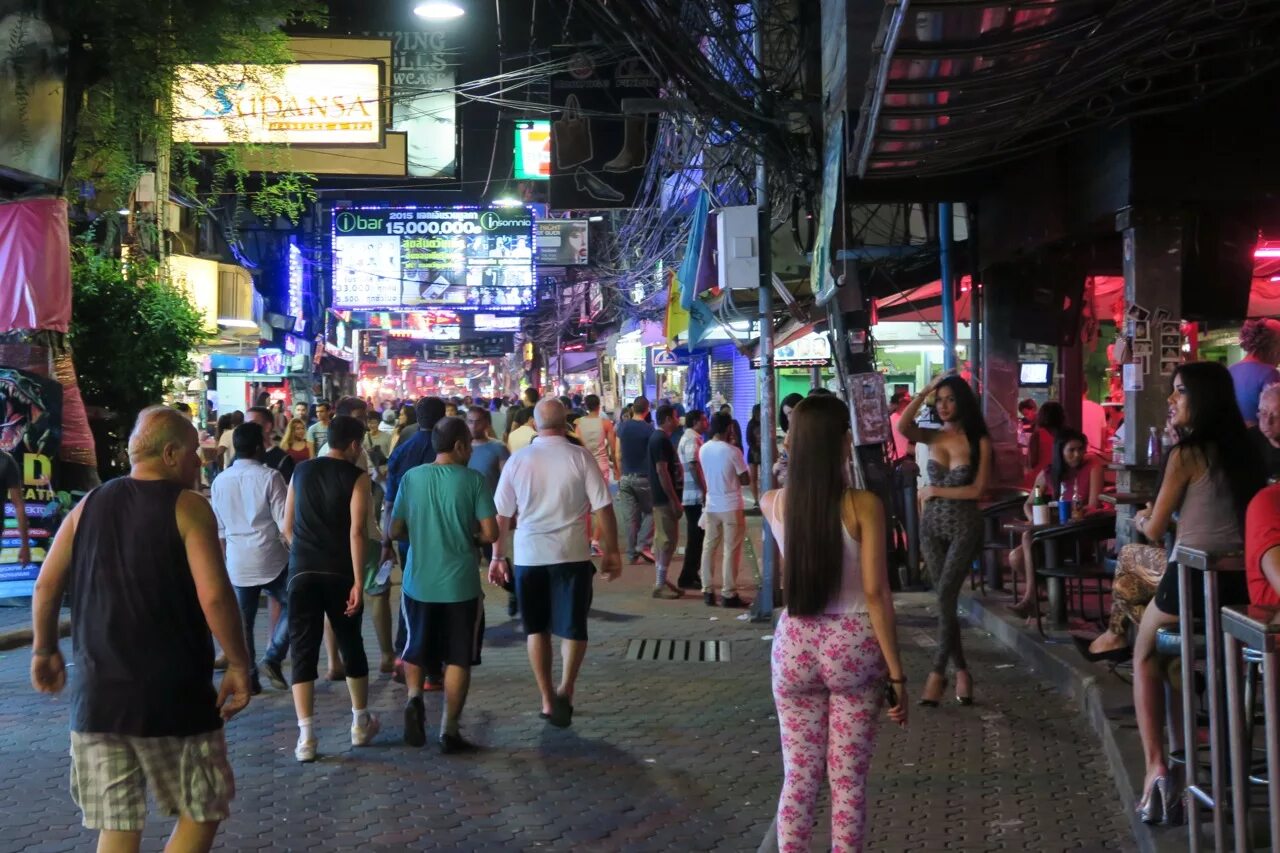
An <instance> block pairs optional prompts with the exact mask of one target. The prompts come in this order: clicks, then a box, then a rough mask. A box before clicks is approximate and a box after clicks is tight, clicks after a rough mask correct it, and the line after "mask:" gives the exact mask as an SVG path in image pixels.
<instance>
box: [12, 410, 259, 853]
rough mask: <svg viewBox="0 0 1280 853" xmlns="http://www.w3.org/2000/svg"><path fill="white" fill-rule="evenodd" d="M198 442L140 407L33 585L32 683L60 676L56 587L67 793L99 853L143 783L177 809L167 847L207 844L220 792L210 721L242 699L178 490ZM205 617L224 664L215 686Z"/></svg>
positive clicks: (212, 531) (198, 541)
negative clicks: (116, 471) (66, 705)
mask: <svg viewBox="0 0 1280 853" xmlns="http://www.w3.org/2000/svg"><path fill="white" fill-rule="evenodd" d="M199 446H200V444H199V440H198V438H197V436H196V430H195V427H193V426H192V425H191V422H190V421H189V420H188V419H187V418H186V417H185V416H183V415H182V414H181V413H180V412H177V411H174V410H173V409H169V408H165V407H163V406H154V407H152V408H149V409H146V410H144V411H143V412H142V413H141V414H140V415H138V422H137V424H136V426H134V429H133V434H132V435H131V436H130V437H129V462H130V464H131V465H132V469H131V471H130V473H129V476H128V477H121V478H119V479H117V480H112V481H111V482H109V483H107V484H106V485H103V486H100V487H99V488H97V489H94V490H93V491H92V492H90V493H89V494H88V495H86V496H85V498H84V500H82V501H81V502H80V505H79V506H77V507H76V508H75V509H74V510H72V512H71V514H70V515H69V516H67V518H66V520H65V521H63V522H62V525H61V527H60V528H59V529H58V534H57V536H56V537H55V539H54V542H53V546H52V548H51V549H50V551H49V556H48V557H47V558H46V559H45V562H44V565H43V566H42V567H41V569H40V577H39V580H37V581H36V589H35V594H34V596H33V600H32V610H33V627H34V633H35V637H34V641H33V645H32V661H31V682H32V684H33V685H34V686H35V688H36V689H37V690H39V691H40V692H42V693H56V692H58V691H59V690H61V689H62V687H63V685H64V683H65V682H66V670H65V669H64V665H63V660H62V654H61V652H60V651H59V648H58V607H59V605H60V604H61V602H62V597H63V594H64V593H65V592H66V590H67V587H68V584H70V588H71V625H72V627H71V637H72V648H73V652H74V659H75V663H76V677H75V679H74V680H73V682H72V696H71V764H72V768H71V794H72V797H73V798H74V799H75V801H76V804H77V805H78V806H79V807H80V809H81V810H82V812H83V813H84V818H83V820H84V825H85V826H86V827H88V828H89V829H96V830H98V832H99V848H98V849H99V850H104V849H109V850H137V849H138V846H139V844H140V843H141V840H142V828H143V823H144V822H145V819H146V813H147V801H146V797H147V791H148V790H150V791H151V794H152V795H153V796H154V797H155V799H156V802H157V803H158V805H159V806H160V809H161V810H162V811H163V812H165V813H166V814H169V815H176V816H178V823H177V826H176V827H175V828H174V830H173V835H172V837H171V839H170V849H175V850H197V851H202V850H208V849H209V848H210V847H211V846H212V845H213V839H214V835H215V834H216V833H217V831H218V824H219V822H221V821H223V820H225V819H226V818H227V816H228V815H229V814H230V803H231V798H232V797H233V796H234V794H235V781H234V779H233V777H232V773H231V765H230V764H229V763H228V762H227V744H226V739H225V737H224V735H223V731H222V723H223V721H224V720H228V719H230V718H231V717H232V716H233V715H235V714H236V713H237V712H239V711H240V710H242V709H243V708H244V707H245V706H246V705H247V704H248V703H249V663H250V661H249V653H248V650H247V649H246V648H245V642H244V630H243V627H242V626H241V622H240V610H239V608H238V607H237V606H236V598H235V592H234V590H233V589H232V587H231V581H230V580H229V579H228V577H227V572H226V569H225V568H224V566H223V561H222V551H221V549H220V548H219V546H218V525H217V521H216V520H215V519H214V515H213V510H212V509H211V508H210V506H209V502H208V501H206V500H205V499H204V498H203V497H201V496H200V495H199V494H197V493H196V492H193V491H190V490H189V488H188V487H189V486H190V485H191V484H192V483H194V482H196V476H197V475H198V473H199V471H200V457H199V455H198V454H199ZM210 629H212V631H213V634H214V636H215V637H217V639H218V643H219V644H220V645H221V646H222V648H223V651H224V652H225V653H226V655H227V660H228V667H227V672H226V674H225V675H224V676H223V678H222V685H221V687H220V688H219V690H218V691H217V692H215V691H214V688H213V685H212V679H213V642H212V640H211V639H210V637H209V631H210Z"/></svg>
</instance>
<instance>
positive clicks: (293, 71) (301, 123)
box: [173, 62, 383, 145]
mask: <svg viewBox="0 0 1280 853" xmlns="http://www.w3.org/2000/svg"><path fill="white" fill-rule="evenodd" d="M381 83H382V66H381V64H380V63H377V62H300V63H297V64H295V65H283V66H269V65H188V66H184V67H182V68H179V69H178V75H177V81H176V83H175V84H174V93H173V109H174V117H173V138H174V140H176V141H178V142H191V143H195V144H196V145H226V144H230V143H235V142H252V143H259V144H271V143H276V144H280V143H290V144H295V145H381V144H382V132H383V121H382V111H381V108H380V105H379V91H380V86H381Z"/></svg>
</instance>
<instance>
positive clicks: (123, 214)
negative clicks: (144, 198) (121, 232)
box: [116, 207, 132, 216]
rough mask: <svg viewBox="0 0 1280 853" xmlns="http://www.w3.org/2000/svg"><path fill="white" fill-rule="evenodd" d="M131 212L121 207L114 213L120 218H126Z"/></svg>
mask: <svg viewBox="0 0 1280 853" xmlns="http://www.w3.org/2000/svg"><path fill="white" fill-rule="evenodd" d="M131 212H132V211H130V210H129V208H127V207H122V208H120V209H119V210H117V211H116V213H118V214H120V215H121V216H128V215H129V214H130V213H131Z"/></svg>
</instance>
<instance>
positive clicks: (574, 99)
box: [551, 95, 595, 172]
mask: <svg viewBox="0 0 1280 853" xmlns="http://www.w3.org/2000/svg"><path fill="white" fill-rule="evenodd" d="M551 140H552V142H553V143H554V144H555V149H556V169H558V170H559V171H562V172H567V171H568V170H569V169H571V168H573V167H574V166H578V165H581V164H582V163H585V162H587V161H588V160H590V159H591V158H592V156H593V155H594V153H595V152H594V151H593V149H592V145H591V119H589V118H587V117H586V116H584V115H583V114H582V108H581V107H580V106H579V105H578V96H577V95H570V96H569V97H567V98H565V100H564V109H563V110H561V111H560V118H558V119H556V120H555V122H554V123H553V124H552V126H551Z"/></svg>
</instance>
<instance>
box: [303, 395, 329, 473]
mask: <svg viewBox="0 0 1280 853" xmlns="http://www.w3.org/2000/svg"><path fill="white" fill-rule="evenodd" d="M332 420H333V410H332V409H330V408H329V404H328V403H327V402H326V401H324V400H321V401H320V402H318V403H316V422H315V423H313V424H312V425H311V426H309V427H307V443H308V444H310V445H311V458H312V459H314V458H315V457H317V456H320V455H321V452H320V450H321V448H322V447H324V446H325V445H326V444H327V443H328V442H329V424H330V423H331V422H332Z"/></svg>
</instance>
